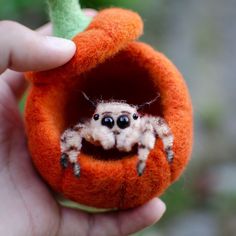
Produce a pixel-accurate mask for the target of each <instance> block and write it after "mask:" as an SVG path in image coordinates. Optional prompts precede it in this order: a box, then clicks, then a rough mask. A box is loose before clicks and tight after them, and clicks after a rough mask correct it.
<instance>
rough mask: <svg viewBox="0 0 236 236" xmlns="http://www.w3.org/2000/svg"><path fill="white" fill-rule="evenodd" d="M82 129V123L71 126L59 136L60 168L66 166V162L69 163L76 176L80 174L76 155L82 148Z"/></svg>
mask: <svg viewBox="0 0 236 236" xmlns="http://www.w3.org/2000/svg"><path fill="white" fill-rule="evenodd" d="M82 130H83V125H82V124H78V125H76V126H74V127H73V128H70V129H67V130H66V131H65V132H64V133H63V134H62V136H61V159H60V163H61V166H62V168H67V167H68V163H71V164H72V167H73V172H74V175H75V176H76V177H79V176H80V165H79V163H78V155H79V154H80V150H81V148H82V138H83V137H82Z"/></svg>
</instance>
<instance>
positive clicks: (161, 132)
mask: <svg viewBox="0 0 236 236" xmlns="http://www.w3.org/2000/svg"><path fill="white" fill-rule="evenodd" d="M151 121H152V124H153V128H154V130H155V132H156V134H157V135H158V136H159V137H160V138H161V140H162V142H163V146H164V151H165V153H166V156H167V160H168V162H169V163H170V162H172V161H173V159H174V152H173V150H172V148H173V142H174V136H173V134H172V132H171V130H170V128H169V126H168V125H167V123H166V122H165V120H164V119H163V118H161V117H156V118H155V117H152V118H151Z"/></svg>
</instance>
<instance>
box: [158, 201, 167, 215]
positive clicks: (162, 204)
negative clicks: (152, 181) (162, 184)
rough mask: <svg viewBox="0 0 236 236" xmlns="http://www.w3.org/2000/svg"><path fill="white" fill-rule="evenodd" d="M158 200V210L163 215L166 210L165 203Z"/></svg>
mask: <svg viewBox="0 0 236 236" xmlns="http://www.w3.org/2000/svg"><path fill="white" fill-rule="evenodd" d="M158 200H159V202H158V204H159V211H160V212H161V214H162V215H163V214H164V213H165V211H166V204H165V203H164V202H163V201H162V200H161V199H158Z"/></svg>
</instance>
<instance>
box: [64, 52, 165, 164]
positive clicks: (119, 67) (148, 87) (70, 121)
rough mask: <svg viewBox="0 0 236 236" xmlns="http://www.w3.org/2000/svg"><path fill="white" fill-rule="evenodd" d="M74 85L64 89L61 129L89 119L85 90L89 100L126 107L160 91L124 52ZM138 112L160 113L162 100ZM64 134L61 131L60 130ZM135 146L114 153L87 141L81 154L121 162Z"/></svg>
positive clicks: (74, 82) (152, 96)
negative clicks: (127, 151)
mask: <svg viewBox="0 0 236 236" xmlns="http://www.w3.org/2000/svg"><path fill="white" fill-rule="evenodd" d="M71 81H73V83H71V84H70V86H69V87H67V88H62V89H63V90H64V92H65V91H67V92H66V100H65V107H64V111H65V112H64V122H65V123H64V129H66V128H68V127H70V126H73V125H75V124H76V123H78V121H81V122H83V121H85V120H86V119H89V117H91V116H92V114H93V112H94V108H93V107H92V106H91V104H89V102H88V101H86V99H85V98H84V97H83V95H82V93H81V91H84V92H85V93H86V94H87V95H88V96H89V97H90V99H92V100H94V101H96V100H125V101H126V102H127V103H129V104H134V105H140V104H143V103H146V102H148V101H151V100H153V99H154V98H155V97H156V96H158V95H159V94H158V91H159V89H158V88H157V87H156V85H155V84H154V83H153V79H152V78H151V75H150V73H149V71H147V70H145V69H144V67H143V66H142V65H141V64H139V62H138V60H135V59H134V58H131V56H130V55H129V53H128V52H127V51H121V52H120V53H118V54H117V55H116V56H115V57H113V58H111V59H108V60H107V61H106V62H104V63H103V64H100V65H98V66H97V67H96V68H95V69H92V70H90V71H88V72H86V73H84V74H82V75H80V76H77V77H74V78H71ZM140 112H142V113H145V114H152V115H155V116H157V115H159V116H163V114H162V107H161V97H158V99H157V100H156V101H155V102H154V103H152V104H151V105H146V106H145V107H144V108H143V109H142V110H141V111H140ZM62 132H63V131H62ZM136 151H137V150H136V147H134V149H133V151H132V152H130V153H121V152H119V151H117V150H109V151H104V150H103V149H102V148H101V147H95V146H93V145H91V144H88V143H87V142H84V143H83V149H82V152H83V153H84V154H87V155H89V156H92V157H94V158H97V159H113V160H114V159H121V158H125V157H129V156H133V154H134V153H136Z"/></svg>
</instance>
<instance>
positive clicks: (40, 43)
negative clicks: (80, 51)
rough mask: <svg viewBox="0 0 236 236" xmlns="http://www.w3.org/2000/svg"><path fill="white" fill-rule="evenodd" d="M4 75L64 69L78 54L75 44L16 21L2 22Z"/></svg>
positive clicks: (0, 67)
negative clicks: (59, 67)
mask: <svg viewBox="0 0 236 236" xmlns="http://www.w3.org/2000/svg"><path fill="white" fill-rule="evenodd" d="M0 35H1V37H0V74H1V73H2V72H4V71H5V70H6V69H7V68H10V69H13V70H15V71H28V70H34V71H40V70H48V69H52V68H54V67H58V66H61V65H63V64H65V63H66V62H67V61H69V60H70V59H71V58H72V56H73V55H74V53H75V50H76V47H75V44H74V43H73V42H72V41H70V40H66V39H62V38H57V37H51V36H42V35H40V34H39V33H37V32H35V31H32V30H30V29H28V28H26V27H25V26H23V25H20V24H18V23H16V22H12V21H1V22H0Z"/></svg>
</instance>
